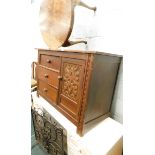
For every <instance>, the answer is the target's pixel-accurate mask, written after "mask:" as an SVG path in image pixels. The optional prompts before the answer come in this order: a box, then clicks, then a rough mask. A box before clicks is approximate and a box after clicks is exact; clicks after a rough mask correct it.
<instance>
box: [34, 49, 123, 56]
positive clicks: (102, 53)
mask: <svg viewBox="0 0 155 155" xmlns="http://www.w3.org/2000/svg"><path fill="white" fill-rule="evenodd" d="M35 49H36V50H39V51H47V52H70V53H84V54H86V53H88V54H99V55H107V56H116V57H121V58H122V57H123V56H122V55H119V54H111V53H107V52H100V51H85V50H51V49H44V48H35Z"/></svg>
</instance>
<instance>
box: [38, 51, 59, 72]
mask: <svg viewBox="0 0 155 155" xmlns="http://www.w3.org/2000/svg"><path fill="white" fill-rule="evenodd" d="M40 64H41V65H43V66H46V67H49V68H51V69H54V70H60V64H61V60H60V57H59V56H52V55H45V54H40Z"/></svg>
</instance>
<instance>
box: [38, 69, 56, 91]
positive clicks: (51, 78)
mask: <svg viewBox="0 0 155 155" xmlns="http://www.w3.org/2000/svg"><path fill="white" fill-rule="evenodd" d="M58 76H59V73H58V72H55V71H52V70H49V69H46V68H44V67H38V78H39V79H41V80H43V81H45V82H47V83H48V84H49V85H51V86H52V87H54V88H56V89H58V85H59V80H58Z"/></svg>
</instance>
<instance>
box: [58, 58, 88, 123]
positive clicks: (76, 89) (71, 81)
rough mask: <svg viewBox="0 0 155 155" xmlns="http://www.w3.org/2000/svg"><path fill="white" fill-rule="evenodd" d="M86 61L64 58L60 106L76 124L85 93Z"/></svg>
mask: <svg viewBox="0 0 155 155" xmlns="http://www.w3.org/2000/svg"><path fill="white" fill-rule="evenodd" d="M84 71H85V60H79V59H71V58H62V67H61V80H60V81H61V82H60V93H59V96H60V97H59V103H58V106H59V108H60V109H61V110H62V112H63V113H64V114H65V115H67V116H68V118H70V120H71V121H72V122H73V123H74V124H76V123H77V121H78V114H79V109H80V102H81V99H82V93H83V82H84Z"/></svg>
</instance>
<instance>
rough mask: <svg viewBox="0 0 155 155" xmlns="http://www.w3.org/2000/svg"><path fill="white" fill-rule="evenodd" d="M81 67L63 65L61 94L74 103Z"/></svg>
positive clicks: (69, 64)
mask: <svg viewBox="0 0 155 155" xmlns="http://www.w3.org/2000/svg"><path fill="white" fill-rule="evenodd" d="M81 70H82V66H80V65H77V64H71V63H64V77H63V80H64V81H63V87H62V92H63V94H64V95H65V96H67V97H69V98H71V99H72V100H74V101H77V99H78V90H79V85H80V74H81Z"/></svg>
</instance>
